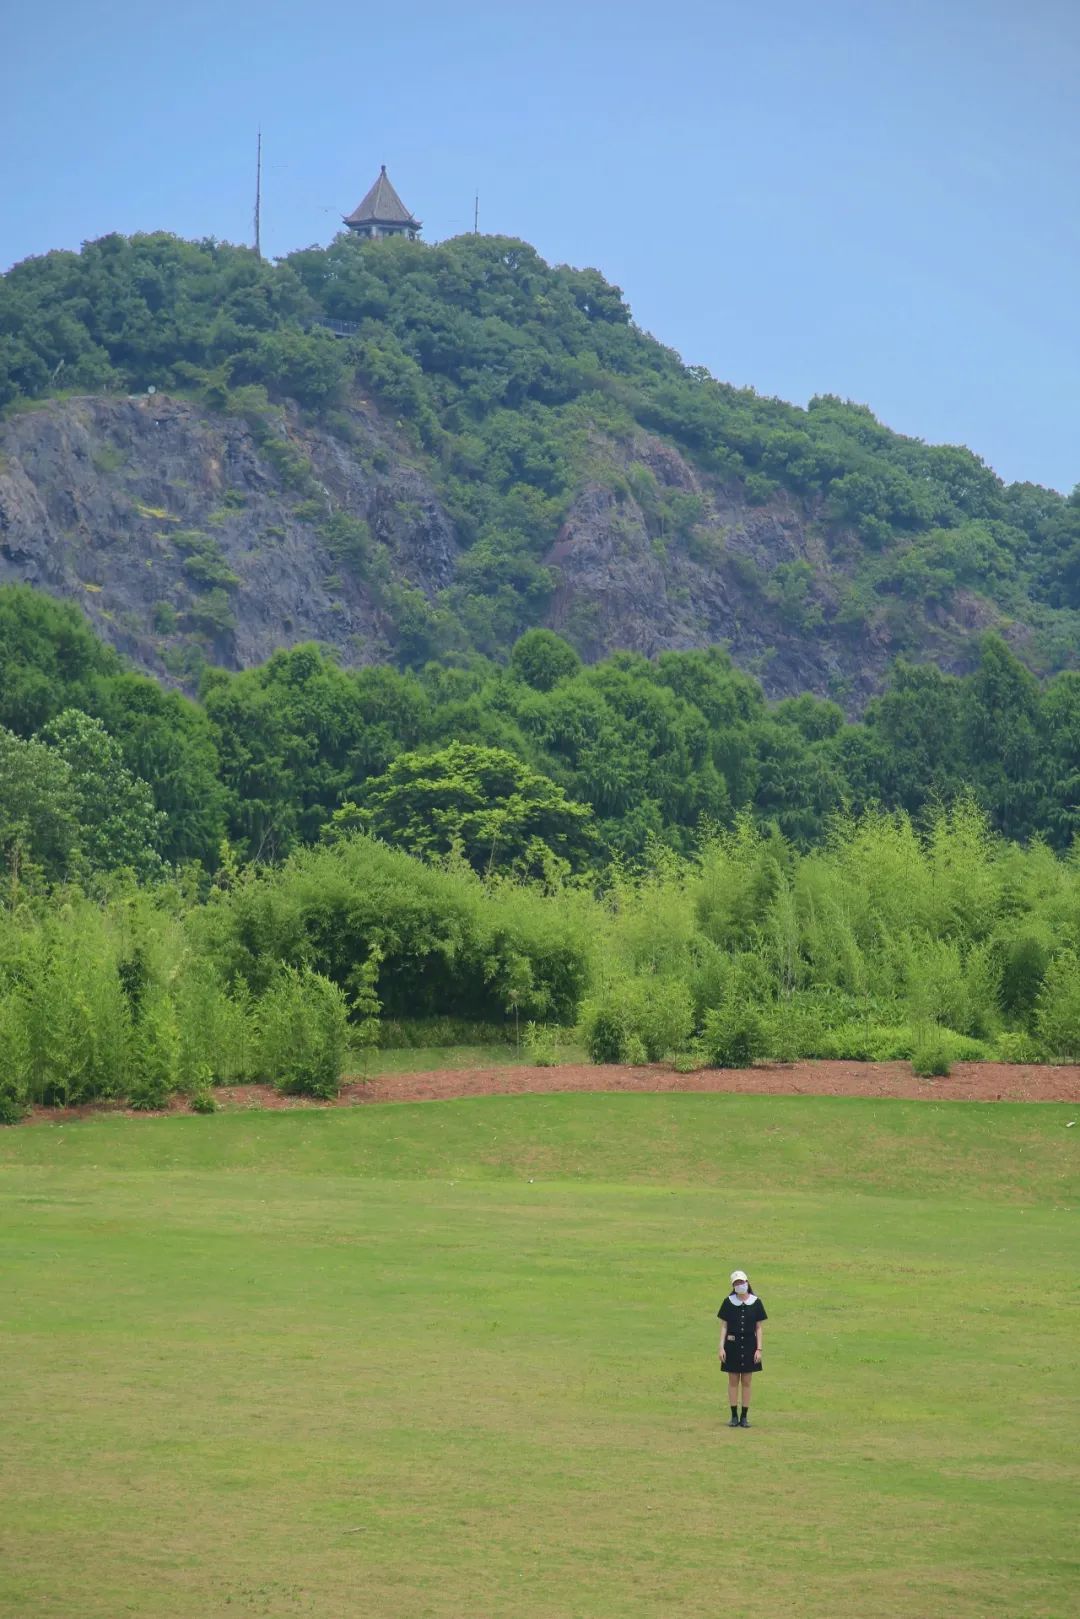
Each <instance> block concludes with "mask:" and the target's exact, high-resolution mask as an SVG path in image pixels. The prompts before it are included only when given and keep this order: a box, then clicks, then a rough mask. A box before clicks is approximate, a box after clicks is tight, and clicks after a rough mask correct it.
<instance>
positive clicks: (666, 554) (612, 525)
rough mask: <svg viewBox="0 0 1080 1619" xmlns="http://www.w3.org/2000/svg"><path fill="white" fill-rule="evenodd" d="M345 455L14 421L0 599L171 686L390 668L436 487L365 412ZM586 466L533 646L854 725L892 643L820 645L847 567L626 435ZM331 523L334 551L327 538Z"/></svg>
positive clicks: (841, 635)
mask: <svg viewBox="0 0 1080 1619" xmlns="http://www.w3.org/2000/svg"><path fill="white" fill-rule="evenodd" d="M348 439H349V441H348V442H346V440H345V439H344V438H343V437H341V436H340V435H339V434H333V433H330V432H328V431H326V430H324V429H321V428H314V427H311V426H309V425H305V424H304V423H303V422H302V421H301V419H300V417H299V416H298V414H296V413H291V414H290V413H286V415H285V416H284V418H283V419H282V420H281V421H280V422H278V423H277V424H276V425H275V427H274V429H273V431H272V432H271V433H269V434H268V433H267V431H266V429H265V427H260V426H259V424H255V425H249V424H248V423H246V422H244V421H242V420H240V419H237V418H234V417H228V416H219V415H215V414H213V413H211V412H208V411H206V410H205V409H202V408H200V407H199V406H198V405H196V404H194V403H191V402H189V401H187V400H183V399H176V398H170V397H166V396H163V395H153V396H139V397H132V398H99V397H93V398H82V399H68V400H53V401H50V402H49V403H46V404H43V405H41V406H40V407H37V408H35V409H32V410H28V411H26V412H25V413H23V414H20V415H16V416H14V417H12V418H11V419H9V420H8V421H7V422H5V423H4V424H2V426H0V582H3V583H12V582H16V581H18V582H25V583H29V584H32V585H35V586H37V587H38V588H40V589H42V590H46V591H49V592H50V593H52V594H54V595H57V596H63V597H68V598H72V599H75V600H77V601H79V602H80V603H81V604H82V605H83V606H84V607H85V609H86V611H87V613H88V615H89V617H90V618H91V620H92V621H93V623H94V625H95V627H96V628H97V629H98V631H99V632H100V633H101V634H102V635H103V636H104V638H105V639H107V640H109V641H111V642H112V643H113V644H114V645H115V646H117V647H118V648H119V649H120V650H121V651H123V652H125V653H126V654H128V655H129V656H130V657H131V658H132V659H133V660H134V662H135V663H136V664H137V665H138V666H140V667H142V668H143V669H146V670H148V671H150V672H151V673H154V674H156V675H159V676H161V677H164V678H166V679H173V680H177V681H180V682H185V681H189V680H190V679H191V678H192V675H193V672H194V669H195V668H196V666H197V664H198V662H199V661H200V659H202V658H208V659H209V660H210V661H211V662H214V663H219V664H222V665H224V666H226V667H229V668H241V667H246V666H248V665H251V664H254V663H258V662H261V661H263V660H264V659H265V658H267V657H268V656H269V655H270V654H271V653H272V652H273V651H274V650H275V649H276V648H278V647H284V646H290V645H294V644H296V643H298V642H301V641H309V640H315V641H319V642H321V643H323V644H324V645H326V646H327V647H329V648H332V649H333V651H334V652H335V653H336V655H337V656H338V657H339V658H340V659H341V660H342V662H344V663H346V664H355V663H361V662H363V663H367V662H372V661H375V660H379V659H389V658H392V657H393V655H394V632H393V624H392V621H391V617H390V615H389V613H388V609H387V591H386V588H385V586H386V584H387V583H388V582H389V583H390V584H391V585H395V586H401V585H405V586H409V587H412V588H414V589H416V590H418V591H420V592H422V593H423V595H424V596H425V597H427V598H428V599H433V598H435V597H436V596H437V594H438V592H439V591H440V590H442V589H443V588H444V587H446V586H447V585H449V584H451V583H452V582H453V580H454V578H455V574H456V569H457V562H458V558H459V554H460V553H459V548H458V544H457V540H456V537H455V533H454V529H453V525H452V523H451V521H450V519H449V517H448V516H447V513H446V511H445V509H444V507H443V506H442V504H441V502H440V499H439V496H438V493H437V489H436V485H435V481H434V479H433V477H431V476H429V474H428V473H427V472H426V471H425V469H424V466H423V464H422V460H421V458H420V457H418V456H417V454H416V453H415V451H413V450H411V448H410V447H409V446H408V445H407V444H406V443H405V442H404V441H403V440H402V439H401V438H400V436H399V435H398V434H397V432H396V430H395V428H394V427H393V425H392V424H391V423H389V422H388V421H387V420H386V419H385V418H384V417H382V416H381V415H380V414H379V412H378V411H377V410H376V409H375V408H374V407H373V406H372V405H370V404H368V403H366V402H363V401H355V402H354V404H353V406H352V408H351V410H350V413H349V434H348ZM594 449H595V454H594V455H593V457H592V463H591V464H592V465H593V467H594V469H599V470H597V471H595V473H594V475H593V476H592V477H590V478H588V479H585V480H583V483H582V487H581V488H580V490H579V492H578V494H577V496H576V498H575V499H574V500H573V502H572V504H571V507H570V509H569V512H568V515H567V517H566V520H565V522H564V523H563V525H562V528H561V530H560V532H559V533H558V534H557V535H554V536H553V537H552V544H551V547H550V551H549V553H548V555H547V557H546V558H545V560H546V561H547V562H548V564H549V565H550V566H552V567H553V568H554V569H555V570H556V578H557V588H556V590H555V593H554V595H553V598H552V600H551V603H550V606H549V610H548V614H547V622H548V623H549V624H550V626H551V627H552V628H554V629H557V630H559V631H561V632H562V633H564V634H566V635H567V636H568V637H569V638H570V639H571V640H572V641H574V642H575V643H576V644H577V645H578V647H579V648H580V650H581V651H582V652H583V653H584V655H585V656H586V657H598V656H600V655H602V654H604V653H606V652H610V651H613V650H615V649H617V648H628V649H632V650H636V651H640V652H643V653H646V654H650V655H651V654H655V653H658V652H661V651H664V650H665V649H675V648H678V649H685V648H689V647H695V646H706V645H709V644H711V643H715V642H726V643H728V645H729V646H730V649H731V651H732V654H733V656H734V658H735V660H736V662H737V663H739V664H740V665H742V666H743V667H744V668H748V669H750V670H751V671H752V672H754V673H755V674H757V675H758V676H759V678H760V679H761V680H762V683H763V685H764V687H765V689H766V691H767V692H768V693H769V694H770V695H773V696H784V695H790V694H794V693H797V692H801V691H813V692H816V693H818V694H820V695H822V696H832V697H835V698H837V699H838V700H839V701H841V702H843V703H844V706H845V707H847V708H848V709H849V710H850V711H856V710H857V709H858V708H859V707H860V706H861V705H862V703H863V701H864V700H865V698H866V697H867V696H868V695H869V694H870V693H871V692H872V691H873V690H874V689H875V688H876V686H877V685H878V684H880V681H881V678H882V676H883V674H884V671H885V669H886V667H887V665H888V662H889V660H890V657H891V656H892V652H893V644H892V636H891V634H890V631H889V626H888V622H887V620H886V619H884V618H882V620H881V621H880V622H879V623H877V624H875V625H873V626H871V627H869V628H868V627H867V626H866V624H865V622H862V623H860V624H859V625H858V627H857V628H856V629H855V630H853V631H852V630H845V629H844V628H843V624H842V620H841V621H839V622H838V620H837V613H836V609H837V606H838V604H839V603H840V601H841V599H842V594H843V588H844V582H845V576H844V567H843V563H842V560H841V561H837V560H836V556H837V551H836V546H835V544H834V546H833V553H832V555H830V552H829V549H828V548H827V546H826V543H825V539H824V532H825V531H824V528H823V526H822V525H820V524H819V522H818V516H819V514H818V513H817V512H816V511H815V510H814V509H813V507H812V506H810V505H806V504H800V503H798V502H796V501H795V500H794V499H792V498H791V497H789V496H782V497H778V498H774V499H772V500H771V501H770V502H769V503H767V504H765V505H759V506H754V505H751V504H748V503H747V501H746V499H745V498H744V497H743V496H742V494H741V493H740V492H739V491H738V490H736V489H730V488H725V487H721V486H718V485H715V484H711V483H709V482H708V481H707V480H705V479H703V478H702V477H700V476H699V475H698V474H697V473H696V472H695V471H694V470H693V469H692V468H691V467H690V465H689V464H688V463H687V462H686V460H684V459H683V457H682V456H680V455H679V454H678V452H677V451H676V450H675V449H673V448H672V447H671V446H670V445H668V444H665V443H663V442H662V441H660V440H658V439H655V438H652V437H650V436H648V435H646V434H644V433H642V434H639V435H638V436H637V437H636V438H635V440H634V441H633V442H632V443H624V444H621V445H615V444H612V443H610V442H607V441H598V443H597V444H596V446H595V447H594ZM673 497H678V498H677V499H673ZM673 510H674V511H675V513H676V516H675V518H673V517H672V511H673ZM334 514H336V515H337V516H339V517H342V518H344V519H346V520H347V521H346V523H345V529H346V533H345V538H344V541H342V538H341V536H340V535H338V537H337V539H336V540H334V539H330V538H328V537H327V533H326V519H327V518H328V517H329V516H331V515H334ZM365 525H366V527H365ZM365 546H369V547H370V552H371V554H373V555H376V556H377V557H378V558H379V559H380V563H379V569H381V572H380V571H379V570H376V574H375V575H373V573H372V569H371V567H370V565H367V566H365V563H364V559H363V556H362V555H361V554H360V553H361V552H362V551H363V548H364V547H365ZM358 548H359V549H358ZM368 563H369V564H370V556H369V557H368ZM793 565H794V566H793ZM778 570H779V571H778ZM380 580H381V583H380ZM969 616H970V617H971V619H972V622H971V624H970V625H967V626H959V628H960V629H961V630H962V629H964V628H967V630H968V632H969V633H970V630H971V629H973V628H982V627H985V623H984V622H983V621H984V620H986V617H987V615H986V613H985V611H984V608H983V604H981V602H976V603H974V604H973V605H972V606H971V607H970V615H969ZM938 628H939V630H940V634H938V631H937V630H935V627H934V626H928V645H927V652H928V653H930V654H932V655H935V656H937V657H938V658H939V660H940V661H942V662H943V663H945V664H946V665H947V666H948V665H949V664H955V663H957V662H958V661H959V662H960V663H961V664H962V663H963V661H964V660H963V650H962V648H961V649H960V650H959V652H958V650H957V649H958V646H959V643H958V642H957V641H956V638H955V636H954V634H953V632H954V631H955V630H956V629H957V626H956V625H955V624H954V623H950V624H948V625H942V626H940V627H938ZM935 636H937V640H938V642H939V644H934V643H935Z"/></svg>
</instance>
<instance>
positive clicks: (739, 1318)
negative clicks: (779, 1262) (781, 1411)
mask: <svg viewBox="0 0 1080 1619" xmlns="http://www.w3.org/2000/svg"><path fill="white" fill-rule="evenodd" d="M716 1313H717V1316H718V1317H719V1319H720V1320H721V1321H722V1322H723V1323H724V1324H723V1326H722V1327H721V1328H720V1364H721V1366H724V1367H726V1369H727V1374H728V1400H729V1401H730V1404H731V1421H730V1422H729V1423H728V1427H729V1428H749V1426H750V1378H751V1377H752V1375H753V1374H754V1372H760V1370H761V1324H762V1322H763V1321H767V1320H768V1317H767V1315H766V1314H765V1306H764V1305H763V1304H762V1302H761V1300H760V1299H759V1298H758V1296H757V1294H756V1293H755V1292H754V1290H753V1288H752V1287H751V1286H750V1278H749V1277H748V1276H747V1274H746V1272H745V1271H744V1270H733V1271H732V1273H731V1292H730V1293H729V1294H728V1296H727V1298H726V1299H725V1300H724V1302H723V1304H722V1305H721V1306H720V1308H719V1310H717V1312H716ZM740 1382H741V1384H742V1415H741V1416H740V1415H739V1384H740Z"/></svg>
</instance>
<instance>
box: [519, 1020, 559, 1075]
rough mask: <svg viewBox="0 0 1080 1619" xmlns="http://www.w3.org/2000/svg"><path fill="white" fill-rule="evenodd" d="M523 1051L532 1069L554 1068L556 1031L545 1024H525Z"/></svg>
mask: <svg viewBox="0 0 1080 1619" xmlns="http://www.w3.org/2000/svg"><path fill="white" fill-rule="evenodd" d="M525 1050H526V1051H527V1052H528V1053H529V1057H530V1059H531V1060H532V1063H533V1065H534V1067H536V1068H554V1067H555V1064H556V1063H557V1062H558V1060H559V1057H558V1030H557V1029H553V1028H551V1027H550V1025H549V1024H547V1023H526V1025H525Z"/></svg>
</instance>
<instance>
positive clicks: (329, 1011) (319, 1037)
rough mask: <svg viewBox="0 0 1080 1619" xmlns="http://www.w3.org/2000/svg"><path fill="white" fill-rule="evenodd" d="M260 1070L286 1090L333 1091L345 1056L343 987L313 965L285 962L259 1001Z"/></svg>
mask: <svg viewBox="0 0 1080 1619" xmlns="http://www.w3.org/2000/svg"><path fill="white" fill-rule="evenodd" d="M258 1014H259V1023H260V1038H259V1058H260V1063H259V1066H260V1071H261V1073H262V1074H263V1075H264V1076H265V1077H266V1078H267V1079H268V1080H269V1081H270V1082H271V1084H272V1085H273V1086H274V1088H275V1089H276V1090H278V1091H281V1092H282V1093H283V1094H284V1095H287V1096H320V1097H323V1098H330V1097H334V1096H336V1095H337V1093H338V1088H339V1085H340V1082H341V1070H342V1065H343V1063H344V1060H345V1038H346V1028H347V1015H346V1014H347V1009H346V1001H345V996H344V994H343V992H342V991H341V990H340V989H339V988H338V986H337V985H336V984H332V983H331V982H330V980H329V979H328V978H324V977H323V976H322V974H321V973H317V972H313V971H312V970H311V968H310V967H283V968H282V969H281V970H280V972H279V973H278V975H277V977H276V979H275V980H274V981H273V983H272V984H271V986H270V988H269V989H268V990H267V992H266V994H265V995H264V996H263V997H262V1000H261V1001H260V1003H259V1007H258Z"/></svg>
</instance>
